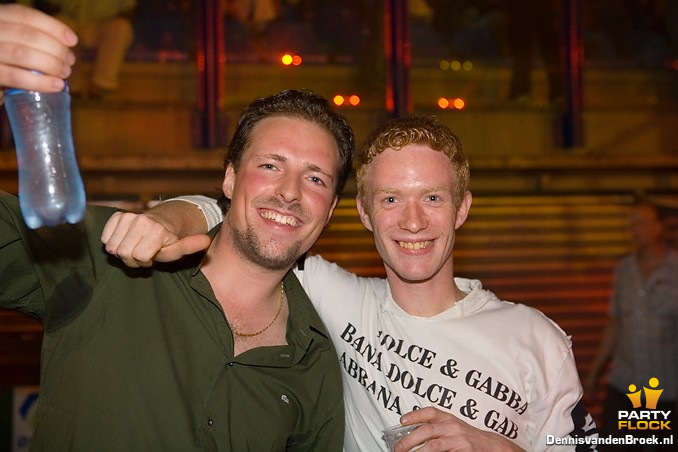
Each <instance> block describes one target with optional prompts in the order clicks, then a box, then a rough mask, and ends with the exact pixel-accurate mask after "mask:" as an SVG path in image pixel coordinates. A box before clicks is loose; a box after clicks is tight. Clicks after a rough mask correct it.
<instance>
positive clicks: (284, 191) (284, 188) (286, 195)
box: [277, 175, 301, 202]
mask: <svg viewBox="0 0 678 452" xmlns="http://www.w3.org/2000/svg"><path fill="white" fill-rule="evenodd" d="M277 191H278V193H277V194H278V196H280V197H281V198H282V199H283V200H284V201H285V202H294V201H299V199H301V181H300V180H299V178H297V177H292V176H291V175H289V176H285V177H283V178H282V179H281V180H280V183H279V184H278V190H277Z"/></svg>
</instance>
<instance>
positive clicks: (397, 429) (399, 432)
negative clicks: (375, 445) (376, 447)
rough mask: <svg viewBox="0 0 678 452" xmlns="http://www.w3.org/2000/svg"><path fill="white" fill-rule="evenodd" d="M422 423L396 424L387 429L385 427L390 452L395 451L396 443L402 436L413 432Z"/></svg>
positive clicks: (385, 436)
mask: <svg viewBox="0 0 678 452" xmlns="http://www.w3.org/2000/svg"><path fill="white" fill-rule="evenodd" d="M421 425H422V424H412V425H400V424H398V425H394V426H392V427H389V428H387V429H384V431H383V433H384V441H385V442H386V447H388V450H389V451H390V452H394V451H395V445H396V443H397V442H398V441H400V440H401V439H402V438H404V437H406V436H407V435H409V434H410V433H412V432H413V431H414V430H415V429H416V428H417V427H419V426H421Z"/></svg>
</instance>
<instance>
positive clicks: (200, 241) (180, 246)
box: [154, 234, 212, 262]
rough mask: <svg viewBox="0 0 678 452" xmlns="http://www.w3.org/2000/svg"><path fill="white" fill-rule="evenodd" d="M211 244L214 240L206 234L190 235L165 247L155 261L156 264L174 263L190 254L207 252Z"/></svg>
mask: <svg viewBox="0 0 678 452" xmlns="http://www.w3.org/2000/svg"><path fill="white" fill-rule="evenodd" d="M211 242H212V239H211V238H210V236H208V235H206V234H196V235H189V236H187V237H184V238H183V239H180V240H177V241H176V242H174V243H172V244H171V245H167V246H164V247H163V248H162V249H161V250H160V251H159V252H158V254H157V255H156V256H155V259H154V260H155V261H156V262H174V261H176V260H178V259H180V258H182V257H184V256H187V255H189V254H194V253H197V252H199V251H203V250H206V249H207V248H209V246H210V243H211Z"/></svg>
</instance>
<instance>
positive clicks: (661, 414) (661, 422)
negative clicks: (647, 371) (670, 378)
mask: <svg viewBox="0 0 678 452" xmlns="http://www.w3.org/2000/svg"><path fill="white" fill-rule="evenodd" d="M648 385H649V386H650V387H649V388H646V387H644V386H643V389H642V391H641V390H640V389H637V388H636V385H634V384H631V385H629V393H628V394H626V396H627V397H628V398H629V400H630V401H631V404H632V405H633V411H619V412H618V425H617V426H618V428H619V430H671V421H669V420H668V419H669V415H670V414H671V412H670V411H662V410H658V409H657V403H658V402H659V397H660V396H661V394H662V392H663V391H664V390H663V389H658V387H659V380H658V379H657V378H654V377H653V378H650V381H649V382H648ZM642 396H645V406H643V404H642ZM638 408H640V410H639V409H638ZM643 408H644V409H643Z"/></svg>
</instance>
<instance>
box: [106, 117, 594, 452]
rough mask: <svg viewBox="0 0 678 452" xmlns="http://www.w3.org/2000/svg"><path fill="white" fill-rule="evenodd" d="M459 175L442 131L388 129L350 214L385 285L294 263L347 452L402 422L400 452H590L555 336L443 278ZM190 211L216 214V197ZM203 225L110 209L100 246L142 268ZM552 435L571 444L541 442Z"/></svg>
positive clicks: (569, 360)
mask: <svg viewBox="0 0 678 452" xmlns="http://www.w3.org/2000/svg"><path fill="white" fill-rule="evenodd" d="M469 177H470V176H469V163H468V159H467V157H466V153H465V151H464V148H463V146H462V143H461V141H460V140H459V138H458V137H457V136H456V135H454V134H453V133H452V132H451V131H450V130H449V129H448V128H447V127H445V126H444V125H442V124H440V123H439V122H438V121H436V120H435V119H432V118H400V119H395V120H392V121H390V122H387V123H386V124H384V125H382V126H381V127H379V128H378V129H377V130H376V131H375V132H374V133H373V134H372V135H371V137H370V138H369V139H368V140H367V142H366V144H365V145H364V146H363V147H362V149H361V150H360V152H358V154H357V159H356V182H357V187H358V195H357V197H356V202H357V207H358V213H359V216H360V219H361V221H362V223H363V225H364V226H365V227H366V228H367V229H368V230H370V231H372V232H373V234H374V240H375V244H376V248H377V251H378V252H379V254H380V256H381V257H382V259H383V262H384V267H385V270H386V276H387V278H386V279H383V278H361V277H358V276H356V275H354V274H352V273H349V272H346V271H345V270H343V269H341V268H340V267H338V266H337V265H335V264H332V263H329V262H327V261H325V260H324V259H322V258H321V257H320V256H312V257H308V258H306V259H305V260H304V261H303V263H302V264H300V265H298V266H297V268H296V269H295V272H296V274H297V275H298V277H299V279H300V280H301V282H302V284H303V286H304V287H305V289H306V290H307V292H308V294H309V297H310V299H311V301H312V302H313V303H314V305H315V306H316V309H318V313H319V314H320V316H321V318H322V319H323V321H324V322H325V324H326V325H327V327H328V330H329V331H330V334H331V335H332V338H333V340H334V341H335V345H336V347H337V350H338V352H339V362H340V363H341V366H342V368H343V370H344V375H343V376H344V394H345V397H346V415H347V417H346V422H347V431H346V439H345V444H344V447H345V449H346V450H347V451H355V452H358V451H378V450H384V449H385V444H384V442H383V441H382V438H381V431H382V430H383V429H385V428H386V427H389V426H391V425H394V424H398V423H400V422H402V423H403V424H406V425H411V424H418V423H422V424H423V425H422V426H420V427H419V428H417V429H416V430H414V431H413V432H412V433H411V434H410V435H409V436H406V437H405V438H404V439H402V440H401V441H400V444H399V446H398V449H397V450H398V451H406V450H411V449H412V448H415V447H417V446H421V445H424V446H423V448H422V449H420V450H422V451H423V450H427V451H428V450H445V451H447V450H473V451H483V450H487V451H498V450H515V449H524V450H529V451H543V450H553V449H557V450H575V449H576V450H589V449H590V448H591V447H592V446H591V445H590V444H587V440H590V439H595V437H596V436H597V433H596V430H595V426H594V423H593V420H592V418H591V416H590V415H589V414H588V413H587V412H586V410H585V408H584V407H583V405H582V403H581V397H582V388H581V384H580V382H579V376H578V374H577V368H576V365H575V361H574V357H573V354H572V349H571V347H572V344H571V341H570V339H569V338H568V337H567V336H566V335H565V334H564V333H563V331H562V330H561V329H560V328H559V327H558V326H557V325H556V324H555V323H554V322H552V321H551V320H549V319H548V318H546V317H545V316H544V315H543V314H542V313H540V312H539V311H537V310H535V309H533V308H530V307H527V306H525V305H520V304H514V303H511V302H507V301H502V300H500V299H498V298H497V297H496V296H495V295H494V294H493V293H492V292H490V291H488V290H486V289H484V288H483V287H482V284H481V282H480V281H477V280H469V279H465V278H455V277H454V258H453V254H454V243H455V238H456V232H455V231H456V230H457V229H459V228H460V227H461V226H462V225H463V224H464V221H465V220H466V218H467V215H468V213H469V209H470V207H471V193H470V192H469V191H468V184H469ZM193 201H195V200H193ZM200 205H201V208H202V209H203V212H211V214H210V215H209V216H208V217H209V218H218V217H219V212H218V210H216V211H215V206H216V204H215V203H214V202H210V203H201V204H200ZM148 215H151V217H148ZM158 219H162V220H161V224H162V225H163V226H161V225H159V224H157V223H155V220H158ZM186 226H189V227H188V229H187V228H186ZM209 226H213V224H209V223H207V222H206V217H204V216H203V215H202V214H201V213H200V211H199V210H198V207H196V206H194V205H192V204H189V203H187V202H176V201H174V202H165V203H162V204H160V205H159V206H158V207H156V208H154V209H152V210H151V211H149V213H148V214H132V213H125V214H123V213H120V214H116V216H114V217H112V218H111V220H110V221H109V224H108V225H107V226H106V229H105V230H104V234H103V236H102V240H103V242H104V243H106V249H107V250H108V251H109V252H110V253H113V254H115V255H117V256H118V257H120V258H121V259H123V261H124V262H125V263H127V264H128V265H130V266H149V265H152V263H153V261H154V260H156V261H160V260H172V259H173V258H174V257H176V256H178V255H181V252H177V251H176V248H178V247H181V244H182V240H186V239H187V238H190V236H189V237H187V238H185V239H182V240H179V237H183V236H186V235H188V234H191V233H199V232H205V231H207V229H208V227H209ZM549 435H553V436H554V437H556V438H559V439H560V438H562V439H563V440H565V441H570V442H569V443H566V444H567V446H566V447H564V448H563V447H562V446H558V445H554V444H553V443H551V444H549V443H548V442H547V436H549ZM579 442H581V444H579ZM561 444H562V443H561Z"/></svg>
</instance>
